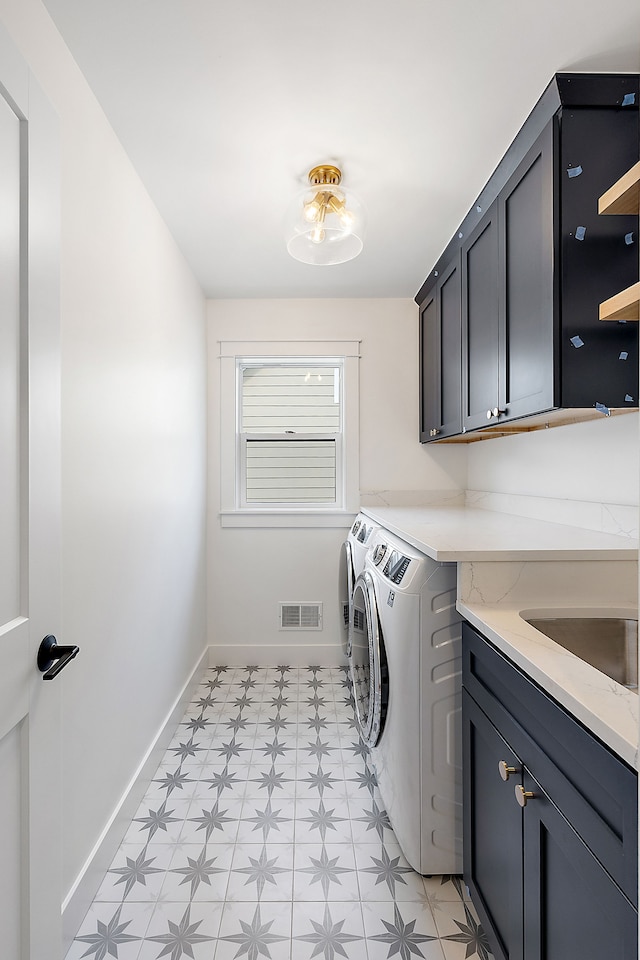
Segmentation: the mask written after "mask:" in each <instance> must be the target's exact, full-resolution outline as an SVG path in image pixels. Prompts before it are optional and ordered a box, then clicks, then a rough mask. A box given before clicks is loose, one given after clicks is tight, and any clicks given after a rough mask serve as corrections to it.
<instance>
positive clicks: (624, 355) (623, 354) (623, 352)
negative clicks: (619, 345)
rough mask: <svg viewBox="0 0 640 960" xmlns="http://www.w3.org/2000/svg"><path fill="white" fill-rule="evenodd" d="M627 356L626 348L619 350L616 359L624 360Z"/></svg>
mask: <svg viewBox="0 0 640 960" xmlns="http://www.w3.org/2000/svg"><path fill="white" fill-rule="evenodd" d="M628 356H629V354H628V353H627V351H626V350H623V351H622V352H621V354H620V356H619V357H618V360H626V359H627V358H628Z"/></svg>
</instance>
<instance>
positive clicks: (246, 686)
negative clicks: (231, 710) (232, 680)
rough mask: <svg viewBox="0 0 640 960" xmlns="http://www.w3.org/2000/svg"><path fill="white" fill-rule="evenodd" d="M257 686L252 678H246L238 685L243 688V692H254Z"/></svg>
mask: <svg viewBox="0 0 640 960" xmlns="http://www.w3.org/2000/svg"><path fill="white" fill-rule="evenodd" d="M257 685H258V684H257V682H256V681H255V680H254V679H253V678H252V677H246V678H245V679H244V680H241V681H240V683H239V684H238V686H239V687H242V689H243V690H253V688H254V687H256V686H257Z"/></svg>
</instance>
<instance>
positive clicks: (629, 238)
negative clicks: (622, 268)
mask: <svg viewBox="0 0 640 960" xmlns="http://www.w3.org/2000/svg"><path fill="white" fill-rule="evenodd" d="M634 239H635V237H634V235H633V233H625V235H624V242H625V243H626V245H627V246H628V247H630V246H631V244H632V243H633V241H634Z"/></svg>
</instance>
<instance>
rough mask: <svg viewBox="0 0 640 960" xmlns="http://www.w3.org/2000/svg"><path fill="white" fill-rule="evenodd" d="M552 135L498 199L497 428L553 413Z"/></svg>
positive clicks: (530, 154) (533, 152)
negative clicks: (507, 422) (499, 423)
mask: <svg viewBox="0 0 640 960" xmlns="http://www.w3.org/2000/svg"><path fill="white" fill-rule="evenodd" d="M553 131H554V126H553V124H549V125H548V126H547V128H546V130H545V131H544V133H543V134H542V136H541V137H539V139H538V140H537V142H536V143H535V144H534V146H533V147H532V148H531V150H530V151H529V152H528V154H527V155H526V157H525V158H524V160H523V161H522V163H521V164H520V165H519V166H518V168H517V170H516V171H515V173H514V174H513V176H512V177H511V178H510V179H509V181H508V182H507V184H506V186H505V187H504V188H503V189H502V190H501V192H500V195H499V197H498V220H499V263H500V285H499V299H500V391H499V403H498V407H499V410H500V411H501V413H500V415H499V419H500V420H512V419H515V418H518V417H523V416H528V415H530V414H535V413H541V412H542V411H544V410H549V409H551V408H552V407H553V406H554V259H553V251H554V233H553V231H554V223H553V178H554V143H553Z"/></svg>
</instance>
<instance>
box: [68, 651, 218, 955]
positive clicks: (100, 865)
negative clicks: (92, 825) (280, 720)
mask: <svg viewBox="0 0 640 960" xmlns="http://www.w3.org/2000/svg"><path fill="white" fill-rule="evenodd" d="M209 663H210V660H209V652H208V648H207V647H205V649H204V650H203V652H202V653H201V655H200V656H199V657H198V661H197V663H196V665H195V667H194V668H193V670H192V671H191V674H190V676H189V678H188V679H187V681H186V683H185V684H184V686H183V688H182V690H181V691H180V693H179V695H178V696H177V698H176V700H175V702H174V704H173V706H172V707H171V709H170V710H169V712H168V714H167V716H166V718H165V720H164V721H163V723H162V724H161V726H160V728H159V730H158V732H157V733H156V735H155V737H154V738H153V741H152V742H151V744H150V746H149V748H148V750H147V752H146V753H145V755H144V757H143V758H142V760H141V762H140V764H139V766H138V769H137V770H136V772H135V773H134V775H133V777H132V778H131V780H130V782H129V784H128V786H127V788H126V790H125V791H124V793H123V794H122V796H121V798H120V800H119V801H118V803H117V804H116V806H115V808H114V811H113V813H112V815H111V817H110V818H109V821H108V822H107V824H106V826H105V828H104V830H103V831H102V833H101V834H100V836H99V837H98V840H97V842H96V844H95V846H94V848H93V850H92V851H91V853H90V854H89V857H88V858H87V860H86V862H85V864H84V866H83V868H82V870H81V871H80V873H79V874H78V876H77V878H76V880H75V882H74V884H73V886H72V887H71V890H70V891H69V892H68V894H67V896H66V897H65V899H64V902H63V904H62V936H63V947H64V953H63V955H66V953H67V951H68V949H69V947H70V945H71V941H72V940H73V938H74V937H75V935H76V933H77V932H78V929H79V927H80V924H81V923H82V921H83V919H84V917H85V915H86V913H87V910H88V909H89V907H90V906H91V904H92V902H93V899H94V897H95V895H96V893H97V891H98V888H99V887H100V884H101V883H102V881H103V879H104V876H105V874H106V872H107V870H108V868H109V865H110V864H111V862H112V860H113V858H114V856H115V854H116V852H117V850H118V847H119V846H120V844H121V843H122V840H123V837H124V835H125V833H126V832H127V829H128V828H129V826H130V824H131V821H132V819H133V817H134V816H135V813H136V811H137V809H138V807H139V806H140V803H141V801H142V798H143V796H144V794H145V793H146V791H147V788H148V786H149V783H150V782H151V779H152V777H153V775H154V773H155V772H156V770H157V768H158V764H159V763H160V761H161V759H162V757H163V756H164V753H165V751H166V749H167V747H168V745H169V743H170V742H171V739H172V738H173V735H174V733H175V730H176V727H177V725H178V723H179V722H180V720H181V719H182V717H183V716H184V712H185V710H186V708H187V704H188V703H189V701H190V699H191V696H192V693H193V690H194V688H195V687H196V686H197V684H198V682H199V680H200V678H201V676H202V674H203V672H204V671H205V670H206V669H207V667H208V666H209Z"/></svg>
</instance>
